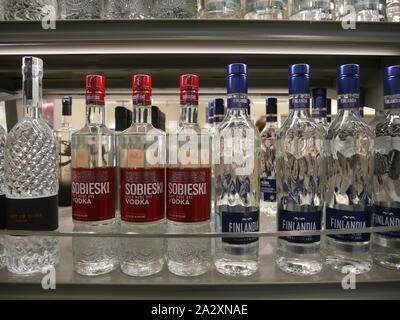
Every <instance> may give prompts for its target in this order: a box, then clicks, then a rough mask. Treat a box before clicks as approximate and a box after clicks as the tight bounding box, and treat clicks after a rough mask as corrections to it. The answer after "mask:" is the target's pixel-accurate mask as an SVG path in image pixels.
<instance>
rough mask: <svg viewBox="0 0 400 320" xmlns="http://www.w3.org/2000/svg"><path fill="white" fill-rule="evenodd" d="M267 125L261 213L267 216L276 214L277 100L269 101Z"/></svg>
mask: <svg viewBox="0 0 400 320" xmlns="http://www.w3.org/2000/svg"><path fill="white" fill-rule="evenodd" d="M266 102H267V113H266V118H265V120H266V123H265V127H264V129H263V131H262V132H261V143H262V144H261V146H262V154H263V155H262V157H261V177H260V187H261V202H260V209H261V212H265V213H266V214H267V215H275V214H276V170H275V151H276V135H277V133H278V115H277V112H278V107H277V102H278V100H277V99H276V98H268V99H267V101H266Z"/></svg>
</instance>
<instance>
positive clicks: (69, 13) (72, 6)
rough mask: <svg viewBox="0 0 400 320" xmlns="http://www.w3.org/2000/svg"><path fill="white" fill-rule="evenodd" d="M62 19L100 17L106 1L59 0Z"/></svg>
mask: <svg viewBox="0 0 400 320" xmlns="http://www.w3.org/2000/svg"><path fill="white" fill-rule="evenodd" d="M58 2H59V8H60V16H61V19H99V18H100V15H101V12H102V10H103V6H104V1H99V0H59V1H58Z"/></svg>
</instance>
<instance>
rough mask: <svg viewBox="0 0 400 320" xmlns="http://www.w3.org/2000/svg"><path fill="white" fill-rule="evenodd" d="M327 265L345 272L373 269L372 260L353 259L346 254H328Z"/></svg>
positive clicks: (361, 272)
mask: <svg viewBox="0 0 400 320" xmlns="http://www.w3.org/2000/svg"><path fill="white" fill-rule="evenodd" d="M325 265H327V266H328V267H329V268H331V269H332V270H334V271H337V272H340V273H343V274H347V273H354V274H363V273H367V272H369V271H370V270H371V268H372V261H368V260H359V259H351V258H349V257H345V256H327V257H326V258H325Z"/></svg>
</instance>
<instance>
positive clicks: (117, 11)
mask: <svg viewBox="0 0 400 320" xmlns="http://www.w3.org/2000/svg"><path fill="white" fill-rule="evenodd" d="M149 16H150V0H105V3H104V9H103V13H102V17H103V18H104V19H145V18H148V17H149Z"/></svg>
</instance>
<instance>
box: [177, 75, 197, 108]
mask: <svg viewBox="0 0 400 320" xmlns="http://www.w3.org/2000/svg"><path fill="white" fill-rule="evenodd" d="M199 82H200V78H199V76H197V75H195V74H184V75H181V77H180V87H181V104H198V103H199Z"/></svg>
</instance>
